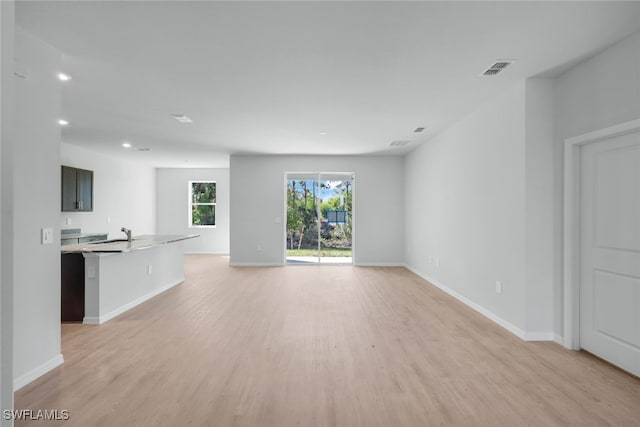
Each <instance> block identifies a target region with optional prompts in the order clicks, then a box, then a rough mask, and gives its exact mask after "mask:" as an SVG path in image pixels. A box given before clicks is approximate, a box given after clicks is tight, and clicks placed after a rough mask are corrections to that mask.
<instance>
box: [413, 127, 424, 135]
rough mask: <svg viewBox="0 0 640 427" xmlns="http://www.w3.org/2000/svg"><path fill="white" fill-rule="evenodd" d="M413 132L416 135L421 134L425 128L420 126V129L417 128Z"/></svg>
mask: <svg viewBox="0 0 640 427" xmlns="http://www.w3.org/2000/svg"><path fill="white" fill-rule="evenodd" d="M413 131H414V132H415V133H420V132H422V131H424V127H422V126H420V127H418V128H415V129H414V130H413Z"/></svg>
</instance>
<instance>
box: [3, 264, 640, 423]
mask: <svg viewBox="0 0 640 427" xmlns="http://www.w3.org/2000/svg"><path fill="white" fill-rule="evenodd" d="M227 262H228V260H227V259H226V258H225V257H214V256H188V257H187V258H186V272H187V280H186V281H185V283H183V284H182V285H180V286H177V287H175V288H173V289H172V290H170V291H168V292H166V293H164V294H162V295H160V296H158V297H156V298H154V299H152V300H150V301H148V302H147V303H145V304H143V305H141V306H138V307H137V308H135V309H133V310H131V311H129V312H127V313H125V314H123V315H121V316H119V317H117V318H115V319H113V320H111V321H110V322H108V323H106V324H104V325H102V326H82V325H63V335H62V350H63V354H64V357H65V363H64V365H62V366H61V367H59V368H57V369H56V370H54V371H52V372H50V373H48V374H47V375H45V376H44V377H42V378H40V379H38V380H37V381H35V382H33V383H31V384H29V385H28V386H26V387H24V388H23V389H21V390H19V391H18V392H17V393H16V399H15V403H16V408H18V409H20V408H23V409H26V408H28V409H33V410H36V409H67V410H69V412H70V416H71V418H70V420H69V421H67V422H64V423H60V425H65V426H82V427H86V426H187V425H191V426H367V427H369V426H430V425H434V426H441V425H464V426H473V425H477V426H526V425H530V426H555V425H558V426H564V425H575V426H606V425H616V426H638V425H640V381H639V380H638V379H637V378H635V377H631V376H629V375H627V374H625V373H623V372H620V371H618V370H617V369H615V368H613V367H611V366H609V365H607V364H605V363H603V362H601V361H600V360H598V359H596V358H594V357H593V356H590V355H589V354H586V353H584V352H573V351H568V350H565V349H563V348H562V347H561V346H559V345H557V344H554V343H527V342H523V341H521V340H520V339H518V338H516V337H515V336H513V335H511V334H510V333H509V332H507V331H505V330H503V329H502V328H500V327H499V326H497V325H495V324H493V323H492V322H491V321H489V320H487V319H485V318H484V317H483V316H481V315H479V314H477V313H476V312H474V311H472V310H471V309H469V308H467V307H466V306H464V305H463V304H461V303H459V302H457V301H456V300H454V299H453V298H451V297H450V296H448V295H446V294H445V293H443V292H442V291H440V290H438V289H437V288H435V287H433V286H431V285H429V284H428V283H427V282H425V281H424V280H422V279H420V278H419V277H417V276H415V275H413V274H412V273H410V272H408V271H407V270H404V269H402V268H358V267H351V266H302V267H298V266H295V267H280V268H232V267H229V266H228V265H227ZM17 425H27V424H26V423H20V422H18V423H17ZM33 425H38V426H42V425H46V423H42V422H34V423H33Z"/></svg>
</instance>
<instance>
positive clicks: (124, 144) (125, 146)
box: [122, 142, 131, 148]
mask: <svg viewBox="0 0 640 427" xmlns="http://www.w3.org/2000/svg"><path fill="white" fill-rule="evenodd" d="M122 146H123V147H124V148H131V144H130V143H128V142H123V143H122Z"/></svg>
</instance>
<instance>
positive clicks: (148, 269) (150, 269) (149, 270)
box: [147, 264, 153, 276]
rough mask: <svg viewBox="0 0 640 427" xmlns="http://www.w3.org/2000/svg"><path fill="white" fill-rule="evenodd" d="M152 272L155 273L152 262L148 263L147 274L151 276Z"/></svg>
mask: <svg viewBox="0 0 640 427" xmlns="http://www.w3.org/2000/svg"><path fill="white" fill-rule="evenodd" d="M151 273H153V268H152V267H151V264H149V265H147V275H149V276H151Z"/></svg>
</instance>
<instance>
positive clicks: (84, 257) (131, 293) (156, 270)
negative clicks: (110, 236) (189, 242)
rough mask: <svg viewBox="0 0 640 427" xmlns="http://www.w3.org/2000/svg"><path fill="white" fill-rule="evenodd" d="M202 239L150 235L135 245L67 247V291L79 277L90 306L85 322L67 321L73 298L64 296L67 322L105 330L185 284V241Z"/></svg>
mask: <svg viewBox="0 0 640 427" xmlns="http://www.w3.org/2000/svg"><path fill="white" fill-rule="evenodd" d="M196 237H198V235H197V234H190V235H166V236H157V235H144V236H134V237H133V238H132V239H131V241H128V240H127V239H115V240H105V241H101V242H92V243H84V244H76V245H66V246H62V248H61V251H62V258H63V259H62V269H63V272H62V274H63V287H64V286H65V285H67V284H66V283H64V282H65V280H67V281H68V280H69V278H70V277H73V276H74V275H75V278H76V279H77V280H75V282H76V284H75V285H74V286H75V289H76V290H77V291H80V290H81V291H83V292H82V293H83V294H84V307H83V308H82V311H81V312H80V311H79V310H76V313H78V312H80V313H81V314H80V317H81V318H77V319H65V318H64V316H65V304H69V303H70V300H71V299H72V298H64V297H63V301H62V305H63V308H62V312H63V319H62V320H63V321H68V320H77V321H79V320H82V323H84V324H88V325H99V324H102V323H104V322H106V321H108V320H110V319H112V318H114V317H116V316H117V315H119V314H121V313H123V312H125V311H127V310H129V309H131V308H133V307H135V306H136V305H138V304H141V303H142V302H144V301H146V300H148V299H150V298H153V297H154V296H156V295H158V294H160V293H162V292H164V291H166V290H167V289H169V288H171V287H173V286H176V285H178V284H179V283H182V282H183V281H184V256H183V255H184V248H183V246H184V245H183V241H184V240H186V239H192V238H196ZM65 265H67V266H72V265H75V266H78V265H80V267H84V268H76V269H75V270H74V271H73V272H71V273H70V272H69V271H68V268H67V271H65ZM78 270H79V271H78ZM65 277H66V278H67V279H64V278H65ZM80 287H82V289H79V288H80ZM63 294H64V292H63ZM65 300H66V301H65ZM80 304H82V301H80ZM66 311H67V312H68V311H69V310H66Z"/></svg>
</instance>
